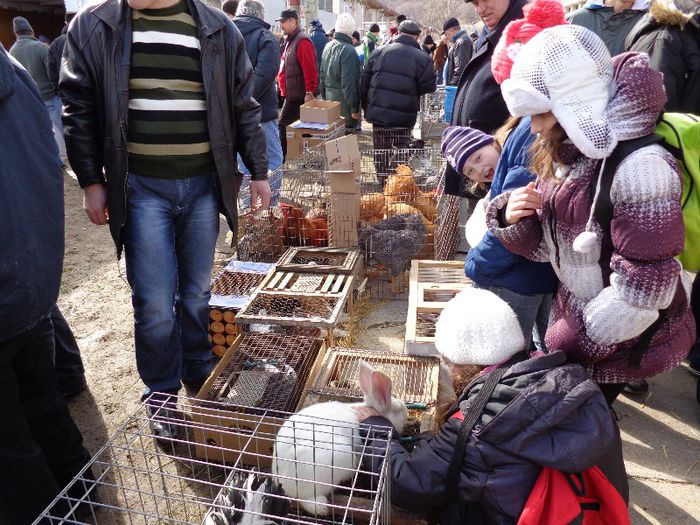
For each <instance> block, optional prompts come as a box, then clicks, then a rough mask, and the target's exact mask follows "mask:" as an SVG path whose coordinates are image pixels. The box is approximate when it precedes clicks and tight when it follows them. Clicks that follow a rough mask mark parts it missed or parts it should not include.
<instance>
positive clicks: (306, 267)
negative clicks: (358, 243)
mask: <svg viewBox="0 0 700 525" xmlns="http://www.w3.org/2000/svg"><path fill="white" fill-rule="evenodd" d="M361 264H362V258H361V253H360V250H359V248H309V247H300V248H289V249H288V250H287V251H286V252H285V253H284V255H282V257H280V260H279V261H278V262H277V269H278V270H286V271H291V272H311V273H329V272H333V273H342V274H357V273H358V272H359V270H360V266H361Z"/></svg>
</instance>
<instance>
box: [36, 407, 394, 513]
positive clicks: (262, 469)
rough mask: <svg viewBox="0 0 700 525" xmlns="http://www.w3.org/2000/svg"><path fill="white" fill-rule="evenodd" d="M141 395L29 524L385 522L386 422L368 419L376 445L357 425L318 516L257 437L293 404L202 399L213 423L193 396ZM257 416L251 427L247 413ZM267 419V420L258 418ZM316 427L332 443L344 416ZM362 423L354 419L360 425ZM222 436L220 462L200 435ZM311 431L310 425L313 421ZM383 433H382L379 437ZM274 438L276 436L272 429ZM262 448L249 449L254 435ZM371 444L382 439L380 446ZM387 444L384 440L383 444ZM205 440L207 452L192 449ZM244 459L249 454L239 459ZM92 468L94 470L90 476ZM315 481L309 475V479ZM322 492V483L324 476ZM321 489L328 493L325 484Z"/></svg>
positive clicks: (217, 449) (325, 444) (323, 445)
mask: <svg viewBox="0 0 700 525" xmlns="http://www.w3.org/2000/svg"><path fill="white" fill-rule="evenodd" d="M167 403H168V406H169V409H168V410H167V411H166V412H163V411H161V409H162V406H163V401H162V400H157V399H154V398H149V399H147V400H146V401H145V402H144V403H143V404H142V405H141V406H140V407H139V408H138V410H137V411H136V412H135V413H134V414H133V415H132V416H131V417H129V418H128V419H127V421H125V422H124V424H123V425H122V426H121V427H120V428H119V429H118V430H117V431H116V432H115V434H114V435H112V436H111V437H110V439H109V440H108V441H107V443H106V444H105V445H104V446H103V447H102V448H101V449H100V450H99V452H98V453H97V454H96V455H95V456H94V457H93V458H92V459H91V460H90V462H89V463H88V465H86V467H85V469H84V470H83V472H82V473H81V474H80V475H78V476H77V477H76V478H74V479H73V481H72V482H71V483H70V484H69V485H68V486H67V487H66V488H65V489H64V490H62V491H61V492H60V494H59V495H58V497H57V498H56V499H55V500H54V501H53V502H52V503H51V504H50V505H49V506H48V508H47V509H46V510H45V511H44V512H43V513H42V514H41V515H40V516H39V517H37V519H36V521H35V522H34V525H45V524H52V525H54V524H55V525H58V524H94V525H125V524H129V525H141V524H144V525H145V524H161V523H162V524H165V523H167V524H172V525H270V524H290V525H291V524H299V525H312V524H326V525H336V524H337V525H341V524H343V525H344V524H347V525H360V524H362V525H388V524H389V523H390V511H391V509H390V502H389V492H388V484H387V477H388V475H387V469H388V459H387V458H388V450H389V445H390V429H386V428H382V427H374V428H373V436H372V437H373V443H375V446H373V447H371V450H370V447H366V446H364V447H363V446H362V443H361V441H360V440H361V439H362V438H361V434H360V433H359V432H358V433H357V436H358V437H357V441H356V442H355V444H356V446H357V450H354V451H353V457H354V462H353V466H352V475H350V476H345V477H344V479H345V481H344V483H343V484H342V485H341V484H338V486H337V487H332V490H333V491H334V495H333V497H331V498H330V499H329V501H328V504H327V513H326V515H325V516H323V517H319V516H317V515H316V514H314V513H311V512H306V511H305V510H304V508H305V507H304V504H306V505H307V507H306V508H308V504H310V503H311V500H309V499H304V498H303V497H302V496H298V497H297V496H294V495H293V494H294V488H293V485H294V480H293V478H292V476H290V475H287V474H286V473H285V474H281V473H280V474H275V473H274V472H271V471H270V468H269V467H270V464H271V461H272V457H271V452H270V451H268V449H266V448H264V447H263V446H262V445H260V444H261V443H264V442H267V441H274V440H275V439H276V436H278V434H279V433H280V432H281V431H282V427H283V425H284V422H285V420H289V419H291V418H293V417H295V415H294V414H290V413H288V412H287V413H279V412H275V413H274V415H269V414H267V413H265V414H260V415H258V416H254V417H253V416H250V415H246V414H245V413H244V411H245V407H240V411H238V412H237V411H234V410H231V407H230V406H224V405H223V404H221V403H216V402H208V403H207V408H206V410H207V411H208V412H210V413H211V412H212V411H219V412H220V414H221V417H220V423H219V424H218V425H216V426H214V425H211V424H208V423H203V422H201V421H200V420H199V419H198V418H197V417H196V413H197V411H198V410H205V409H204V408H199V405H198V401H197V400H196V399H190V398H185V397H179V398H178V397H175V396H173V397H172V398H171V399H169V400H168V401H167ZM252 417H253V418H254V419H256V421H257V422H258V423H257V424H256V425H254V427H253V429H252V430H251V429H250V427H249V424H250V421H251V418H252ZM156 419H157V420H158V421H159V422H160V423H163V424H168V425H172V426H174V427H176V428H177V429H178V432H177V433H176V435H177V437H175V436H173V437H168V438H164V437H161V436H158V437H156V436H155V435H154V434H153V433H152V431H151V428H152V422H153V421H154V420H156ZM262 421H267V424H265V425H263V424H261V423H260V422H262ZM319 424H320V425H321V426H320V427H319V429H318V430H319V432H317V433H316V435H317V437H318V442H317V444H316V446H318V447H319V450H323V449H328V448H329V447H332V446H334V443H336V442H338V440H339V437H340V436H342V435H343V434H342V431H341V428H342V427H344V426H347V423H346V422H343V421H325V420H324V421H323V422H322V423H319ZM356 426H357V427H358V428H359V425H356ZM204 430H206V431H208V432H212V431H216V432H218V433H219V434H222V435H226V436H227V437H228V439H223V440H222V442H226V443H227V445H226V447H227V449H226V450H225V452H226V453H228V454H230V457H232V458H233V460H232V461H230V462H226V463H224V462H220V461H215V460H213V459H207V457H208V458H217V457H221V455H222V453H223V452H224V447H223V446H222V445H219V444H215V443H213V442H211V441H210V442H207V443H197V442H196V440H195V435H196V434H197V432H201V431H204ZM312 432H313V430H312ZM378 437H379V441H378ZM278 439H279V438H278ZM253 443H258V447H257V448H255V449H254V450H255V451H256V452H251V450H253V447H252V445H251V444H253ZM376 443H381V445H382V446H381V447H377V446H376ZM384 443H385V444H386V447H384ZM196 447H205V448H206V449H207V450H208V451H209V454H208V455H205V456H204V457H202V456H201V455H198V454H196V451H195V449H196ZM244 460H245V462H244ZM367 461H373V462H377V461H379V462H381V464H382V465H383V466H382V469H381V472H380V473H378V474H375V473H372V472H369V471H364V470H363V468H362V464H363V462H367ZM91 471H92V472H94V474H95V476H94V479H93V477H92V476H90V475H88V473H89V472H91ZM306 481H307V482H310V483H314V480H313V478H312V479H311V480H306ZM316 485H318V490H319V491H326V486H325V485H324V484H323V482H322V481H321V480H320V477H319V481H318V482H317V483H316ZM324 493H325V492H324Z"/></svg>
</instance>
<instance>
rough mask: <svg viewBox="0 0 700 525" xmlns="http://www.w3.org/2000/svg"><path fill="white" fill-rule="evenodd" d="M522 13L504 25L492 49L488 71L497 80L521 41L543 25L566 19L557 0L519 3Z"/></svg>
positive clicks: (502, 77) (510, 63) (502, 76)
mask: <svg viewBox="0 0 700 525" xmlns="http://www.w3.org/2000/svg"><path fill="white" fill-rule="evenodd" d="M523 13H524V15H525V16H524V18H520V19H518V20H513V21H512V22H511V23H510V24H508V25H507V26H506V28H505V29H504V30H503V35H502V36H501V39H500V40H499V41H498V44H497V45H496V49H495V50H494V52H493V57H492V58H491V72H492V73H493V78H495V79H496V82H498V83H499V84H501V83H502V82H503V81H504V80H505V79H507V78H509V77H510V70H511V68H512V67H513V61H514V60H515V57H516V56H518V53H519V52H520V48H521V47H522V46H523V44H525V43H526V42H528V41H529V40H530V39H531V38H532V37H533V36H535V35H536V34H537V33H539V32H540V31H542V30H543V29H546V28H548V27H554V26H558V25H562V24H566V23H567V22H566V18H565V17H564V7H563V6H562V4H561V2H560V1H559V0H534V1H533V2H532V3H530V4H526V5H525V7H523Z"/></svg>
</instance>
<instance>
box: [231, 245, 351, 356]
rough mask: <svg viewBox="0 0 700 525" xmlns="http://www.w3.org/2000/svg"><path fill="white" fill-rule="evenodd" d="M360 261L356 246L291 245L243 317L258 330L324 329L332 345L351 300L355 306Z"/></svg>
mask: <svg viewBox="0 0 700 525" xmlns="http://www.w3.org/2000/svg"><path fill="white" fill-rule="evenodd" d="M360 263H361V260H360V257H359V251H358V250H357V249H340V248H338V249H333V248H290V249H289V250H288V252H287V253H286V254H285V255H284V256H283V257H282V258H281V259H280V261H279V263H278V264H277V266H276V267H275V270H274V271H272V272H270V273H269V274H268V275H267V277H266V278H265V280H264V281H263V282H262V283H261V285H260V287H259V288H258V289H257V290H256V291H255V292H254V293H253V295H252V296H251V298H250V301H248V303H246V305H245V306H244V307H243V309H242V310H241V311H240V312H239V313H238V318H237V319H238V322H240V323H247V324H250V325H255V327H256V330H258V331H273V330H275V328H272V327H294V329H297V330H298V329H299V328H305V329H319V330H322V331H324V332H325V333H326V337H327V339H328V341H329V343H330V344H333V338H334V336H333V329H334V328H335V327H336V325H337V324H338V322H339V321H340V316H341V314H342V313H343V311H344V310H345V307H346V305H347V306H349V307H351V306H352V300H353V294H354V291H355V287H356V283H355V281H356V279H357V276H358V274H359V271H360Z"/></svg>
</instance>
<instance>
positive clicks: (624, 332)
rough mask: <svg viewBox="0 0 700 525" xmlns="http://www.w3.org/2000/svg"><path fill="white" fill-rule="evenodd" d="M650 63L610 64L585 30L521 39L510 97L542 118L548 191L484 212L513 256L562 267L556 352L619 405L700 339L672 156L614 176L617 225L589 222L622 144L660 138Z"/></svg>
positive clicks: (551, 338)
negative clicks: (631, 386) (683, 261)
mask: <svg viewBox="0 0 700 525" xmlns="http://www.w3.org/2000/svg"><path fill="white" fill-rule="evenodd" d="M648 62H649V61H648V57H647V56H646V55H641V54H636V53H625V54H622V55H619V56H617V57H615V58H614V59H611V58H610V55H609V53H608V51H607V49H606V48H605V45H604V44H603V42H602V41H601V40H600V38H598V37H597V36H596V35H594V34H593V33H592V32H590V31H588V30H587V29H584V28H582V27H580V26H559V27H554V28H551V29H546V30H544V31H542V32H541V33H540V34H538V35H537V36H536V37H534V38H533V39H532V40H531V41H530V42H528V43H527V44H525V45H524V46H523V47H522V49H521V50H520V53H519V54H518V56H517V58H516V59H515V63H514V66H513V70H512V73H511V77H510V79H508V80H506V81H505V82H504V83H503V85H502V91H503V96H504V99H505V101H506V103H507V105H508V108H509V110H510V112H511V113H512V114H514V115H518V116H526V115H531V116H532V131H533V133H537V134H538V138H537V140H536V142H535V145H534V146H533V156H532V164H533V172H535V173H537V174H538V183H537V184H535V183H531V184H529V185H528V186H527V187H525V188H521V189H517V190H514V191H513V192H506V193H503V194H501V195H499V196H498V197H497V198H495V199H494V200H492V201H491V203H490V205H489V208H488V210H487V224H488V226H489V228H490V229H491V231H493V233H494V234H495V236H496V237H497V238H498V239H499V240H500V241H501V242H502V243H503V244H504V246H506V248H508V249H509V250H511V251H512V252H514V253H518V254H520V255H523V256H525V257H527V258H529V259H532V260H537V261H549V262H550V263H551V264H552V267H553V268H554V271H555V272H556V273H557V276H558V277H559V280H560V282H561V284H560V285H559V288H558V290H557V295H556V298H555V304H554V306H553V309H552V316H551V319H550V325H549V328H548V331H547V336H546V339H545V340H546V344H547V347H548V348H551V349H558V350H563V351H564V352H566V354H567V356H568V357H569V359H570V360H572V361H575V362H578V363H581V364H582V365H584V366H585V367H586V368H587V369H588V371H589V373H590V374H591V376H592V377H593V379H594V380H595V381H596V382H598V383H599V384H600V386H601V390H603V393H604V394H605V396H606V399H607V400H608V402H609V403H612V401H613V400H614V399H615V398H616V397H617V395H619V393H620V392H621V391H622V389H623V387H624V385H625V383H626V382H628V381H635V380H639V379H643V378H646V377H649V376H652V375H655V374H658V373H661V372H665V371H667V370H670V369H672V368H674V367H676V366H678V364H679V363H680V362H681V360H682V359H683V358H684V357H685V356H686V355H687V353H688V350H689V348H690V346H691V344H692V342H693V334H694V333H695V332H694V331H695V326H694V322H693V318H692V315H691V312H690V310H689V307H688V302H689V292H690V281H689V279H688V277H687V275H686V274H685V273H684V272H683V270H682V268H681V265H680V264H679V262H678V261H677V260H676V259H675V256H676V255H678V254H679V253H680V252H681V250H682V249H683V241H684V234H683V217H682V214H681V205H680V196H681V188H682V179H681V175H680V173H679V171H678V167H677V165H676V161H675V159H674V158H673V156H672V155H670V154H669V153H668V152H666V151H665V150H664V149H663V148H662V147H661V146H659V145H650V146H646V147H642V148H640V149H637V150H636V151H634V152H633V153H631V154H629V155H628V156H627V157H625V158H624V159H623V160H622V162H621V163H620V164H619V165H618V167H617V169H616V171H615V172H614V176H613V179H612V186H611V188H610V191H609V197H610V206H611V209H612V220H611V222H610V226H609V229H608V228H603V227H601V225H600V224H599V223H598V221H597V220H596V219H595V217H594V214H593V209H594V206H595V203H596V202H597V200H598V198H599V196H600V195H601V194H602V193H603V192H602V191H601V174H602V173H603V171H604V166H605V160H604V159H606V158H607V157H608V156H609V155H611V153H612V152H613V151H614V149H615V147H616V145H617V144H618V142H623V141H627V140H632V139H637V138H640V137H645V136H647V135H650V134H652V133H653V132H654V129H655V125H656V120H657V118H658V117H659V115H660V113H661V111H662V109H663V107H664V103H665V102H666V96H665V94H664V89H663V81H662V76H661V74H660V73H658V72H656V71H653V70H652V69H651V68H650V67H649V63H648ZM592 190H595V191H592ZM601 198H602V197H601ZM657 320H658V321H657Z"/></svg>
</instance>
